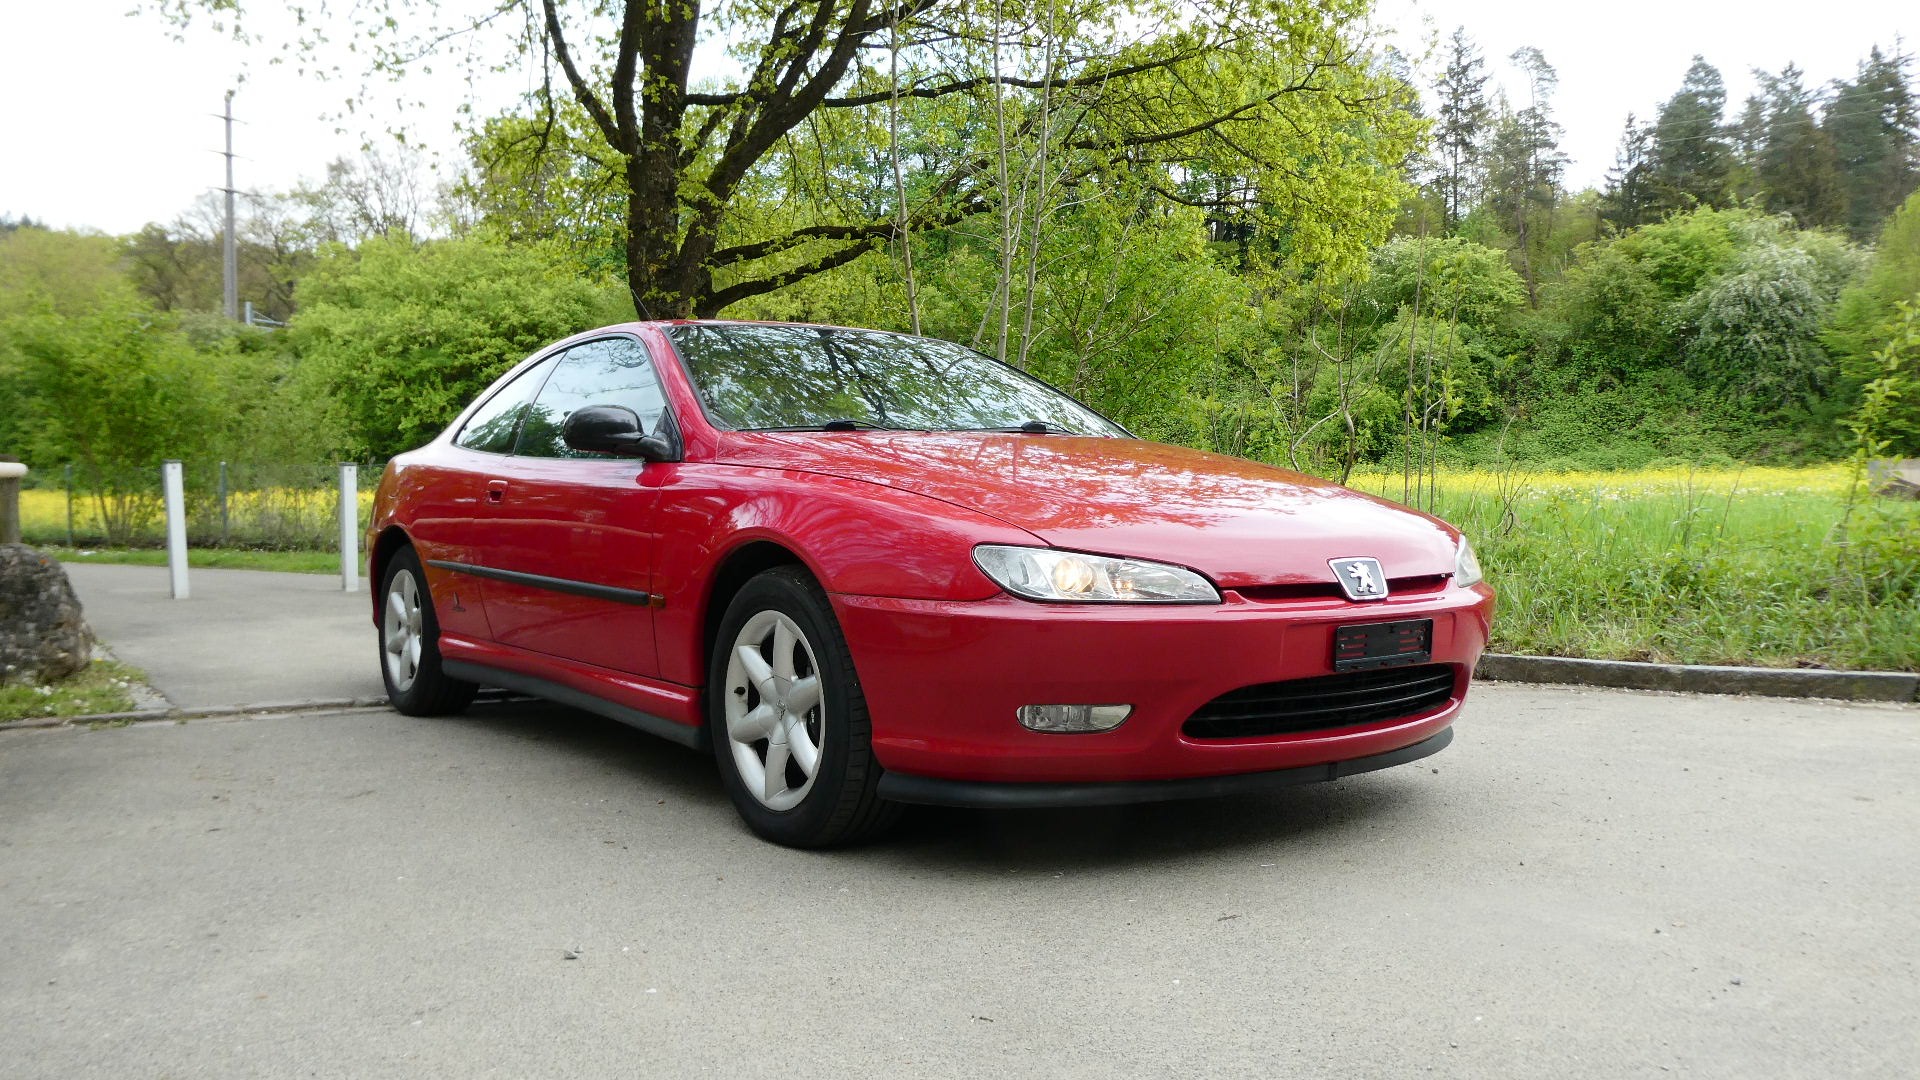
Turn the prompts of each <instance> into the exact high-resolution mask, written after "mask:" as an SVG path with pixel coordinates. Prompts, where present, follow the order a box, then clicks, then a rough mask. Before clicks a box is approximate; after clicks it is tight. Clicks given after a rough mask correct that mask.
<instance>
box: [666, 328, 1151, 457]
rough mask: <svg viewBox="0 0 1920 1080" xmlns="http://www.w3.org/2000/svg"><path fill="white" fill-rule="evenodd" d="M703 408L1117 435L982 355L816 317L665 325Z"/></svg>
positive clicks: (758, 424)
mask: <svg viewBox="0 0 1920 1080" xmlns="http://www.w3.org/2000/svg"><path fill="white" fill-rule="evenodd" d="M668 336H669V337H670V338H671V339H672V341H673V345H674V348H675V349H677V350H679V353H680V358H681V360H683V361H684V362H685V363H686V366H687V372H688V374H689V375H690V376H691V377H692V379H693V382H694V386H695V387H696V388H698V390H699V391H700V396H701V397H702V398H703V399H704V400H705V402H706V406H707V411H708V413H709V415H710V416H711V417H712V418H713V419H714V420H715V421H716V422H718V423H721V424H723V425H726V426H728V427H731V428H734V429H735V430H739V431H780V430H787V431H793V430H816V429H824V430H846V429H857V428H901V429H912V430H923V431H1027V432H1033V433H1036V434H1040V433H1057V434H1071V435H1106V436H1124V435H1126V432H1125V431H1123V430H1121V429H1120V428H1119V427H1117V426H1115V425H1114V424H1113V423H1112V422H1110V421H1108V420H1106V419H1104V418H1102V417H1101V416H1100V415H1099V414H1098V413H1096V412H1094V411H1093V410H1091V409H1089V408H1087V407H1086V406H1084V405H1082V404H1080V403H1079V402H1077V401H1075V400H1073V399H1072V398H1070V397H1068V396H1066V395H1065V394H1062V393H1060V392H1059V391H1058V390H1055V389H1053V388H1052V387H1050V386H1047V385H1046V384H1045V383H1042V382H1040V381H1038V380H1036V379H1032V378H1029V377H1027V376H1026V375H1023V374H1021V373H1020V372H1018V371H1015V370H1014V369H1013V368H1010V367H1008V366H1007V365H1005V364H1002V363H1000V362H998V361H996V360H994V359H992V358H990V357H987V356H983V355H981V354H980V353H977V352H974V351H973V350H972V349H967V348H962V347H961V346H959V345H953V344H949V343H947V342H944V341H936V340H933V339H931V338H919V337H908V336H906V335H904V334H885V333H880V332H878V331H873V330H846V329H838V328H831V327H820V326H757V325H752V324H717V325H715V324H693V325H685V326H676V327H673V328H672V329H671V330H669V331H668Z"/></svg>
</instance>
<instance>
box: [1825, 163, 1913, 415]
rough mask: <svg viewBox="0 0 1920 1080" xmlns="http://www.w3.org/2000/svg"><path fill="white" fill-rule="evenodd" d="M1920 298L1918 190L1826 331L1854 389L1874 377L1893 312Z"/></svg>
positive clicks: (1891, 225)
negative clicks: (1877, 355)
mask: <svg viewBox="0 0 1920 1080" xmlns="http://www.w3.org/2000/svg"><path fill="white" fill-rule="evenodd" d="M1916 298H1920V191H1916V192H1914V193H1913V194H1912V195H1910V196H1908V197H1907V201H1906V202H1905V203H1904V204H1903V205H1902V206H1901V207H1900V209H1899V212H1897V213H1896V214H1894V216H1893V217H1892V219H1891V220H1889V221H1888V222H1887V225H1886V228H1885V229H1883V230H1882V231H1881V233H1880V243H1879V246H1877V247H1876V248H1875V249H1874V252H1873V259H1872V261H1871V263H1869V265H1868V267H1867V271H1866V273H1865V274H1864V275H1862V276H1861V277H1860V279H1859V280H1858V281H1857V282H1854V283H1853V284H1852V285H1851V286H1850V287H1848V288H1847V289H1845V290H1844V291H1843V292H1842V293H1841V295H1840V300H1839V304H1838V305H1837V307H1836V308H1835V310H1834V313H1833V317H1832V319H1831V323H1830V325H1829V326H1828V328H1827V331H1826V335H1825V338H1824V340H1825V342H1826V345H1827V348H1828V349H1829V350H1831V351H1832V352H1833V354H1834V355H1835V356H1836V357H1837V358H1839V361H1840V364H1841V368H1842V370H1843V372H1844V373H1845V374H1846V377H1847V379H1848V380H1849V382H1850V384H1851V385H1852V386H1855V387H1857V386H1860V385H1863V384H1864V383H1866V382H1867V381H1868V380H1869V379H1871V378H1873V377H1874V366H1873V359H1872V357H1873V353H1874V352H1875V350H1877V349H1878V348H1879V347H1880V344H1881V343H1882V342H1884V341H1885V340H1886V336H1887V333H1886V332H1887V327H1888V325H1889V323H1890V322H1891V320H1892V318H1893V315H1894V310H1895V308H1896V307H1897V306H1898V305H1899V304H1900V303H1902V302H1903V301H1911V300H1915V299H1916Z"/></svg>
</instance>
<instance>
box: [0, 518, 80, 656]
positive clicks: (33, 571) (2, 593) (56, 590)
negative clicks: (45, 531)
mask: <svg viewBox="0 0 1920 1080" xmlns="http://www.w3.org/2000/svg"><path fill="white" fill-rule="evenodd" d="M92 658H93V631H92V630H90V629H88V628H87V621H86V619H84V618H82V617H81V613H80V599H79V597H77V596H75V595H74V594H73V586H72V584H70V583H69V582H68V581H67V572H66V571H65V570H64V569H62V568H61V566H60V564H59V563H57V562H55V561H54V560H53V559H52V558H51V557H50V556H47V555H43V554H41V553H40V552H38V551H36V550H34V549H33V548H30V547H28V546H26V545H25V544H0V684H5V683H15V682H18V683H50V682H54V681H55V680H58V679H64V678H66V677H67V676H69V675H72V674H74V673H76V672H78V671H80V670H81V669H82V668H85V667H86V666H87V662H88V661H89V660H91V659H92Z"/></svg>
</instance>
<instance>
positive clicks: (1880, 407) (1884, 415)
mask: <svg viewBox="0 0 1920 1080" xmlns="http://www.w3.org/2000/svg"><path fill="white" fill-rule="evenodd" d="M1872 361H1873V367H1872V368H1871V369H1870V371H1869V373H1870V374H1871V375H1872V376H1873V378H1872V380H1871V381H1869V382H1868V383H1867V385H1866V388H1865V390H1864V392H1863V393H1862V394H1861V401H1860V408H1859V409H1858V410H1857V411H1856V412H1855V413H1854V415H1853V416H1852V417H1850V418H1849V419H1848V422H1847V426H1848V427H1849V428H1850V429H1852V431H1853V435H1854V438H1855V440H1856V441H1857V443H1858V445H1859V453H1860V456H1861V457H1862V458H1863V459H1864V458H1878V457H1901V458H1905V457H1920V306H1916V305H1915V304H1912V303H1907V302H1904V301H1903V302H1901V303H1900V305H1899V306H1898V307H1896V308H1895V310H1894V315H1893V318H1892V319H1891V320H1890V321H1889V323H1888V325H1887V341H1886V343H1885V344H1884V345H1882V346H1881V347H1880V348H1879V349H1878V350H1876V351H1875V352H1874V354H1873V356H1872Z"/></svg>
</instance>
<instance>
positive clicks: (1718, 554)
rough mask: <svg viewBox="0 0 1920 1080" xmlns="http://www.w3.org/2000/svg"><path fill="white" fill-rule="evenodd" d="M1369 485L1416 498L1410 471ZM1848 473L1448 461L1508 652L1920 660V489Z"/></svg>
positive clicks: (1713, 660) (1678, 659) (1765, 661)
mask: <svg viewBox="0 0 1920 1080" xmlns="http://www.w3.org/2000/svg"><path fill="white" fill-rule="evenodd" d="M1356 480H1357V482H1358V483H1359V484H1360V485H1361V486H1364V487H1365V488H1367V489H1368V490H1372V491H1375V492H1378V493H1380V494H1384V495H1387V496H1388V497H1389V498H1395V499H1398V498H1400V497H1401V493H1402V487H1401V483H1400V480H1399V478H1398V477H1397V476H1395V477H1391V478H1389V477H1370V478H1369V477H1361V478H1356ZM1847 490H1848V487H1847V483H1846V476H1845V471H1844V470H1843V469H1839V468H1835V467H1821V468H1813V469H1792V470H1789V469H1766V470H1754V469H1749V470H1745V471H1744V472H1741V471H1735V470H1726V471H1717V472H1712V473H1696V472H1690V471H1686V470H1673V469H1668V470H1642V471H1640V472H1628V473H1580V474H1563V475H1534V476H1526V475H1521V474H1515V473H1509V474H1490V473H1475V474H1455V475H1448V474H1445V473H1443V474H1441V476H1440V478H1439V484H1438V494H1437V497H1436V498H1435V499H1434V500H1433V501H1432V504H1431V505H1432V508H1433V510H1434V512H1435V513H1437V514H1438V515H1439V516H1440V517H1442V518H1445V519H1446V520H1448V521H1451V522H1452V523H1454V524H1455V525H1458V526H1459V527H1460V528H1462V529H1463V530H1465V531H1466V533H1467V534H1468V536H1469V537H1470V538H1472V540H1473V541H1474V546H1475V548H1476V549H1477V550H1478V552H1479V554H1480V561H1481V563H1482V565H1483V566H1485V568H1486V573H1487V579H1488V581H1489V582H1491V583H1492V584H1493V586H1494V588H1495V589H1496V590H1497V591H1498V592H1499V594H1500V601H1499V609H1498V611H1497V613H1496V614H1495V616H1494V638H1493V644H1492V647H1493V648H1494V649H1495V650H1497V651H1500V652H1514V653H1529V654H1534V655H1546V656H1578V657H1589V658H1594V659H1603V660H1650V661H1660V662H1668V663H1691V664H1753V665H1760V666H1767V667H1825V668H1842V669H1852V670H1893V671H1914V670H1920V504H1915V503H1911V502H1896V501H1892V500H1887V499H1866V500H1864V501H1861V502H1859V503H1858V504H1857V505H1856V507H1855V510H1854V512H1853V515H1852V518H1851V520H1850V521H1849V522H1848V523H1847V526H1846V527H1845V528H1844V529H1843V528H1842V518H1843V516H1844V515H1845V514H1846V511H1847V505H1848V501H1847V500H1848V495H1847Z"/></svg>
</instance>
